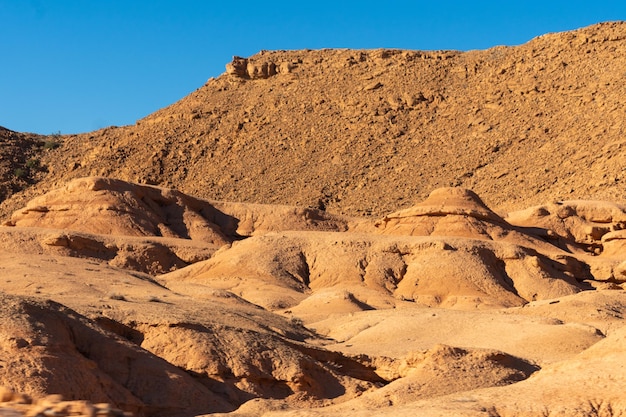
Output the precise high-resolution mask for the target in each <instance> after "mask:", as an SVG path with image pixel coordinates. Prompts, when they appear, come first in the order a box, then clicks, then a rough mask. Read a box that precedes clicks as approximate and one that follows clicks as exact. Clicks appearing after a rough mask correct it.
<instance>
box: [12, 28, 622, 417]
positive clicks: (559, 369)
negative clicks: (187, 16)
mask: <svg viewBox="0 0 626 417" xmlns="http://www.w3.org/2000/svg"><path fill="white" fill-rule="evenodd" d="M624 42H626V24H624V23H621V22H615V23H604V24H598V25H595V26H591V27H588V28H584V29H580V30H577V31H573V32H567V33H557V34H549V35H545V36H541V37H539V38H536V39H533V40H531V41H530V42H529V43H527V44H525V45H521V46H518V47H509V48H507V47H496V48H492V49H489V50H486V51H471V52H455V51H437V52H421V51H397V50H375V51H352V50H320V51H309V50H307V51H275V52H266V51H264V52H261V53H259V54H257V55H255V56H252V57H249V58H240V57H235V58H234V59H233V61H232V62H231V63H229V64H227V66H226V73H224V74H223V75H221V76H220V77H218V78H216V79H211V80H209V81H208V82H207V83H206V84H205V85H204V86H202V87H201V88H199V89H198V90H197V91H195V92H194V93H192V94H191V95H189V96H188V97H185V98H183V99H182V100H181V101H179V102H178V103H175V104H172V105H171V106H169V107H167V108H164V109H162V110H160V111H158V112H156V113H154V114H152V115H150V116H148V117H146V118H145V119H142V120H139V121H138V122H137V123H136V124H135V125H133V126H125V127H119V128H118V127H111V128H107V129H103V130H100V131H96V132H91V133H87V134H82V135H70V136H59V135H53V136H48V137H46V136H37V135H30V134H26V133H18V132H12V131H10V130H7V129H0V141H1V142H2V143H1V144H2V146H0V179H1V181H0V187H1V188H0V192H1V193H2V194H1V195H0V199H2V200H3V201H2V203H1V207H0V217H1V219H0V220H1V221H0V302H1V303H2V306H3V308H2V310H1V311H0V416H2V417H5V416H11V417H13V416H15V417H17V416H36V415H37V416H39V415H54V416H72V415H73V416H116V417H118V416H131V415H134V416H138V417H139V416H157V417H160V416H163V417H165V416H168V417H169V416H180V417H191V416H209V415H221V416H239V417H252V416H255V417H257V416H265V417H270V416H276V417H277V416H296V415H297V416H335V415H338V414H341V415H345V416H346V417H356V416H371V415H378V416H392V415H393V416H404V415H407V416H409V415H411V416H412V415H416V414H419V415H424V416H444V415H445V416H450V415H455V416H456V415H458V416H485V417H493V416H509V417H522V416H545V415H550V416H552V415H554V416H557V415H558V416H560V415H563V416H565V415H567V416H574V417H586V416H607V417H615V416H624V415H626V403H625V402H624V395H623V386H624V382H626V381H625V379H626V369H625V368H624V363H626V330H625V329H626V327H625V326H624V324H625V322H624V316H625V314H626V292H625V290H626V232H625V231H626V203H625V200H626V198H625V193H624V187H623V181H624V178H623V170H624V167H625V166H626V157H625V156H624V155H623V154H624V153H623V152H622V150H623V145H624V143H626V141H625V140H624V139H623V131H622V129H623V121H622V119H623V115H624V108H623V97H624V91H623V89H624V86H623V85H622V82H621V79H622V75H623V68H624V67H625V66H624V64H625V62H624V61H625V60H626V59H625V54H624V51H625V50H626V49H625V48H624V47H625V46H626V45H624ZM17 174H19V175H17Z"/></svg>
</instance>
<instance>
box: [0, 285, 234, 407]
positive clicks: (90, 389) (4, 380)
mask: <svg viewBox="0 0 626 417" xmlns="http://www.w3.org/2000/svg"><path fill="white" fill-rule="evenodd" d="M1 298H2V305H3V309H2V320H1V323H2V330H1V333H2V340H4V343H3V344H2V347H1V350H0V352H1V353H0V355H1V356H2V358H1V360H2V362H3V363H4V364H6V365H5V366H3V367H2V368H1V369H0V371H1V374H0V385H5V386H6V385H8V386H12V387H13V388H14V389H16V390H17V391H21V392H28V393H29V394H30V395H31V396H43V395H46V394H52V393H62V394H63V396H64V397H65V398H66V399H71V400H78V399H85V398H88V399H89V400H90V401H92V402H96V403H104V402H107V403H113V404H116V405H117V406H118V407H120V408H123V409H124V410H127V411H131V412H135V413H138V414H139V413H141V414H143V413H147V414H150V415H155V416H156V415H162V416H166V415H168V416H172V415H189V414H191V413H193V412H194V411H193V410H195V412H200V411H206V410H215V411H225V410H228V409H229V408H230V406H229V405H228V404H227V403H226V402H225V401H224V400H222V399H221V398H219V397H217V396H216V395H215V394H213V393H211V392H210V391H209V390H208V389H207V388H206V387H204V386H203V385H201V384H200V383H198V382H197V381H195V380H194V379H193V378H192V377H191V376H189V375H188V374H186V373H185V372H183V371H181V370H180V369H178V368H176V367H174V366H173V365H171V364H168V363H167V362H165V361H163V359H160V358H158V357H156V356H154V355H150V354H149V353H148V352H146V351H144V350H142V349H139V348H138V347H137V346H135V345H134V344H132V343H130V342H128V341H125V340H122V339H120V338H118V337H115V336H114V335H111V334H107V333H105V332H104V331H103V330H102V329H101V328H100V327H99V326H97V325H94V324H93V323H90V322H89V321H88V320H86V319H85V318H84V317H81V316H80V315H78V314H76V313H75V312H73V311H70V310H68V309H66V308H64V307H63V306H60V305H58V304H55V303H50V302H48V303H42V302H40V301H35V300H29V299H23V298H19V297H11V296H7V295H2V297H1Z"/></svg>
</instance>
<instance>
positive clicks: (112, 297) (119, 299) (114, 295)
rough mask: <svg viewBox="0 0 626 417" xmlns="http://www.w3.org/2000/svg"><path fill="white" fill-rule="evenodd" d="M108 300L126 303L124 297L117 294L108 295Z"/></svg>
mask: <svg viewBox="0 0 626 417" xmlns="http://www.w3.org/2000/svg"><path fill="white" fill-rule="evenodd" d="M109 298H110V299H111V300H118V301H126V297H124V296H123V295H122V294H118V293H112V294H109Z"/></svg>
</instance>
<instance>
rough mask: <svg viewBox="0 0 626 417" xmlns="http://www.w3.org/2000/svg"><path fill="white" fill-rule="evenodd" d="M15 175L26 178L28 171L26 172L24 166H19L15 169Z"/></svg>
mask: <svg viewBox="0 0 626 417" xmlns="http://www.w3.org/2000/svg"><path fill="white" fill-rule="evenodd" d="M13 175H14V176H15V178H26V176H27V175H28V172H26V170H25V169H24V168H17V169H16V170H15V171H13Z"/></svg>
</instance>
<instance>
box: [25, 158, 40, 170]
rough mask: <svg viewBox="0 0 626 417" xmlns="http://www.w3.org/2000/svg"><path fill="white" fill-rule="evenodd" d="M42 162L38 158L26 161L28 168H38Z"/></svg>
mask: <svg viewBox="0 0 626 417" xmlns="http://www.w3.org/2000/svg"><path fill="white" fill-rule="evenodd" d="M40 164H41V162H40V161H39V159H37V158H30V159H29V160H28V161H26V168H28V169H38V168H39V167H40Z"/></svg>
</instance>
